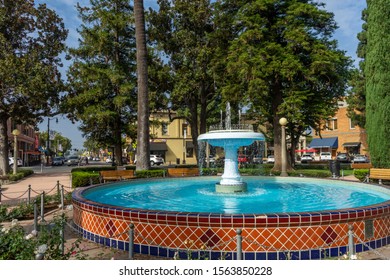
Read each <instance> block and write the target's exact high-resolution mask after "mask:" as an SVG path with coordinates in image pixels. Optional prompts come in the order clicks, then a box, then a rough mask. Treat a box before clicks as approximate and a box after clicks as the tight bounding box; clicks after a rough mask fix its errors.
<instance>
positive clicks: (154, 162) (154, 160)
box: [134, 155, 164, 166]
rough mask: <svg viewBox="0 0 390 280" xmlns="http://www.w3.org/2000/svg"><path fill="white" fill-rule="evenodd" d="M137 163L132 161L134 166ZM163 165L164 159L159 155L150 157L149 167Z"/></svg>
mask: <svg viewBox="0 0 390 280" xmlns="http://www.w3.org/2000/svg"><path fill="white" fill-rule="evenodd" d="M136 163H137V159H135V160H134V164H136ZM160 164H164V159H163V158H162V157H161V156H160V155H150V165H151V166H153V165H160Z"/></svg>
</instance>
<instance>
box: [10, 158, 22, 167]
mask: <svg viewBox="0 0 390 280" xmlns="http://www.w3.org/2000/svg"><path fill="white" fill-rule="evenodd" d="M8 164H9V166H10V167H13V166H14V158H13V157H9V158H8ZM17 166H23V161H22V160H21V159H20V158H18V160H17Z"/></svg>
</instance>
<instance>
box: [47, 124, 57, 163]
mask: <svg viewBox="0 0 390 280" xmlns="http://www.w3.org/2000/svg"><path fill="white" fill-rule="evenodd" d="M51 120H56V123H58V118H47V138H46V141H47V144H46V150H47V155H46V165H49V151H50V121H51Z"/></svg>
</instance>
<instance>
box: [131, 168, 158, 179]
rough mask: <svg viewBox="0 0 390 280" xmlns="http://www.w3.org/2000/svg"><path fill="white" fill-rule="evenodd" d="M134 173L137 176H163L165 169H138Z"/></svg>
mask: <svg viewBox="0 0 390 280" xmlns="http://www.w3.org/2000/svg"><path fill="white" fill-rule="evenodd" d="M135 175H136V177H137V178H156V177H164V176H165V170H163V169H155V170H140V171H136V172H135Z"/></svg>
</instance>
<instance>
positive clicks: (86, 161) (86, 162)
mask: <svg viewBox="0 0 390 280" xmlns="http://www.w3.org/2000/svg"><path fill="white" fill-rule="evenodd" d="M85 165H88V157H85Z"/></svg>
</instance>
